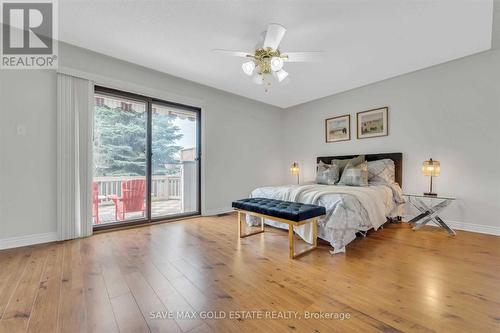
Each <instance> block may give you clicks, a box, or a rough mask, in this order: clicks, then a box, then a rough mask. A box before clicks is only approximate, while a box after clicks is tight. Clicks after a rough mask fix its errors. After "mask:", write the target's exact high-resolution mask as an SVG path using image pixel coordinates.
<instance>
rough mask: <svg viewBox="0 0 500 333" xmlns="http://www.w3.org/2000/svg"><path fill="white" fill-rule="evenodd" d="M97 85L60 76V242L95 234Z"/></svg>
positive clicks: (58, 145)
mask: <svg viewBox="0 0 500 333" xmlns="http://www.w3.org/2000/svg"><path fill="white" fill-rule="evenodd" d="M93 96H94V84H93V83H92V82H91V81H89V80H85V79H80V78H77V77H74V76H69V75H65V74H58V76H57V192H58V193H57V196H58V198H57V229H58V233H59V239H60V240H65V239H73V238H79V237H86V236H90V235H91V234H92V142H93V140H92V137H93V113H94V98H93Z"/></svg>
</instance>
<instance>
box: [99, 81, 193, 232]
mask: <svg viewBox="0 0 500 333" xmlns="http://www.w3.org/2000/svg"><path fill="white" fill-rule="evenodd" d="M199 133H200V110H199V109H196V108H192V107H188V106H184V105H178V104H173V103H168V102H165V101H159V100H154V99H152V98H148V97H144V96H139V95H134V94H129V93H125V92H120V91H116V90H112V89H107V88H101V87H96V93H95V112H94V151H93V160H94V178H93V184H92V185H93V195H92V208H93V209H92V210H93V223H94V227H95V228H97V229H98V228H101V227H112V226H123V225H126V224H131V223H144V222H148V221H154V220H163V219H168V218H172V217H178V216H184V215H193V214H199V212H200V199H199V197H200V196H199V193H200V192H199V191H200V177H199V175H200V164H199V155H200V136H199Z"/></svg>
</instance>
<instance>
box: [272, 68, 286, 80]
mask: <svg viewBox="0 0 500 333" xmlns="http://www.w3.org/2000/svg"><path fill="white" fill-rule="evenodd" d="M275 73H276V77H277V78H278V82H281V81H283V80H284V79H285V78H286V77H287V76H288V72H287V71H285V70H284V69H280V70H279V71H277V72H275Z"/></svg>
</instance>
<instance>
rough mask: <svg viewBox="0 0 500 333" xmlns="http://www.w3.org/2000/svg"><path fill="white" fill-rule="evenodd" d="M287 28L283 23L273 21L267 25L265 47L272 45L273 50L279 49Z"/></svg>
mask: <svg viewBox="0 0 500 333" xmlns="http://www.w3.org/2000/svg"><path fill="white" fill-rule="evenodd" d="M285 32H286V29H285V27H284V26H282V25H281V24H277V23H271V24H269V26H268V27H267V32H266V37H265V38H264V45H263V47H264V48H268V47H270V48H271V49H273V50H277V49H278V46H279V45H280V43H281V40H282V39H283V36H285Z"/></svg>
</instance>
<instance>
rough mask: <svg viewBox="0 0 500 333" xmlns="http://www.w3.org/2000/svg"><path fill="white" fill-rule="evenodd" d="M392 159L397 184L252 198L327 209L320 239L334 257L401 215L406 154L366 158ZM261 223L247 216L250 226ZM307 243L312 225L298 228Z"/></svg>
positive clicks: (272, 192) (296, 188)
mask: <svg viewBox="0 0 500 333" xmlns="http://www.w3.org/2000/svg"><path fill="white" fill-rule="evenodd" d="M356 156H357V155H345V156H325V157H318V158H317V162H318V163H319V162H323V163H326V164H330V163H331V161H332V160H333V159H350V158H354V157H356ZM382 159H390V160H392V161H393V162H394V171H395V174H394V179H395V182H394V183H391V184H389V183H385V184H369V186H364V187H358V186H340V185H319V184H314V183H310V184H304V185H284V186H272V187H260V188H256V189H255V190H253V191H252V193H251V195H250V197H252V198H270V199H278V200H285V201H293V202H301V203H309V204H316V205H319V206H323V207H325V209H326V215H325V216H324V217H323V218H321V219H319V220H318V237H319V238H321V239H323V240H325V241H327V242H329V243H330V244H331V246H332V247H333V251H331V252H332V254H336V253H341V252H345V251H346V246H347V245H348V244H349V243H350V242H352V241H353V240H354V239H355V238H356V234H358V233H362V234H366V232H367V231H368V230H370V229H374V230H377V229H379V228H380V227H381V226H382V225H383V224H384V223H385V222H387V220H388V219H391V218H396V217H398V216H400V215H401V206H402V204H403V203H404V199H403V196H402V190H401V185H402V179H403V176H402V170H403V154H402V153H385V154H365V160H366V161H368V162H370V161H376V160H382ZM259 223H260V221H258V220H257V219H255V218H254V217H252V216H247V224H248V225H257V224H259ZM264 223H266V224H267V225H270V226H273V227H277V228H281V229H288V225H286V224H284V223H280V222H276V221H273V220H267V219H266V220H265V221H264ZM296 233H297V235H299V236H300V237H301V238H302V239H303V240H305V241H306V242H308V243H310V244H312V242H313V239H312V227H311V225H310V224H308V225H304V226H300V227H298V228H296Z"/></svg>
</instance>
